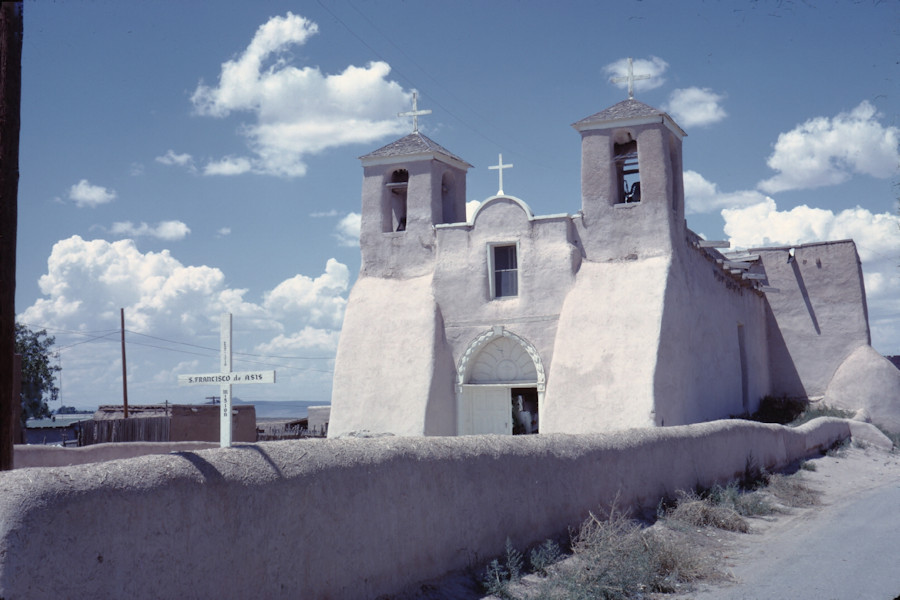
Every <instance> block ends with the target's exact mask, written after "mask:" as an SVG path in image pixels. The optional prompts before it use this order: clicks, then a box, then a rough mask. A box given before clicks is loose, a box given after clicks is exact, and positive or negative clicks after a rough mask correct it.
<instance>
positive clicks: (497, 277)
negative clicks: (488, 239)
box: [488, 244, 519, 298]
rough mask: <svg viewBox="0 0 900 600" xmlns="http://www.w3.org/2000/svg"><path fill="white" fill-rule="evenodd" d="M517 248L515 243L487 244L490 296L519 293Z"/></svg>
mask: <svg viewBox="0 0 900 600" xmlns="http://www.w3.org/2000/svg"><path fill="white" fill-rule="evenodd" d="M517 250H518V248H517V244H491V245H490V246H488V261H489V270H490V273H489V279H490V288H491V298H507V297H513V296H518V295H519V268H518V264H519V263H518V256H517V254H518V252H517Z"/></svg>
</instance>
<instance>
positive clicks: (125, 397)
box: [119, 308, 128, 419]
mask: <svg viewBox="0 0 900 600" xmlns="http://www.w3.org/2000/svg"><path fill="white" fill-rule="evenodd" d="M119 315H121V317H122V408H123V409H124V411H125V418H126V419H127V418H128V370H127V369H126V368H125V309H124V308H121V309H119Z"/></svg>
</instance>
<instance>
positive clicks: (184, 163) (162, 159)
mask: <svg viewBox="0 0 900 600" xmlns="http://www.w3.org/2000/svg"><path fill="white" fill-rule="evenodd" d="M156 162H158V163H161V164H164V165H167V166H170V167H171V166H177V167H184V168H186V169H188V170H191V171H195V170H196V167H195V166H194V157H193V156H191V155H190V154H188V153H187V152H184V153H182V154H178V153H177V152H175V151H174V150H172V149H171V148H170V149H169V150H168V151H166V153H165V154H163V155H162V156H157V157H156Z"/></svg>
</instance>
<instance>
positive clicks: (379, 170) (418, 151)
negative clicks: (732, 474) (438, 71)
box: [360, 91, 472, 278]
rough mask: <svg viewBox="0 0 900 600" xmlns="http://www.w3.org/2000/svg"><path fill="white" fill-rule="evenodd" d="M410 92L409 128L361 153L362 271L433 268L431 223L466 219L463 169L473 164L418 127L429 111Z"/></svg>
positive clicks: (399, 273) (400, 273)
mask: <svg viewBox="0 0 900 600" xmlns="http://www.w3.org/2000/svg"><path fill="white" fill-rule="evenodd" d="M430 113H431V111H430V110H421V109H419V106H418V93H417V92H416V91H413V93H412V110H411V111H407V112H401V113H398V114H397V116H399V117H412V119H413V122H412V126H413V127H412V128H413V131H412V133H410V134H409V135H406V136H404V137H402V138H400V139H398V140H396V141H394V142H391V143H390V144H388V145H386V146H383V147H381V148H379V149H378V150H375V151H374V152H370V153H369V154H366V155H365V156H361V157H360V161H362V166H363V190H362V215H361V222H360V250H361V252H362V273H363V274H365V275H375V276H382V277H400V278H405V277H415V276H418V275H425V274H427V273H430V272H431V271H432V269H433V267H434V258H435V233H434V226H435V225H438V224H441V223H457V222H461V221H465V220H466V171H467V170H468V169H469V168H470V167H471V166H472V165H470V164H469V163H467V162H466V161H464V160H463V159H461V158H459V157H458V156H456V155H454V154H453V153H451V152H450V151H449V150H447V149H446V148H444V147H442V146H441V145H440V144H438V143H437V142H435V141H434V140H432V139H430V138H429V137H427V136H426V135H424V134H423V133H422V132H420V131H419V117H420V116H424V115H428V114H430Z"/></svg>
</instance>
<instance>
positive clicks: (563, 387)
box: [541, 256, 670, 433]
mask: <svg viewBox="0 0 900 600" xmlns="http://www.w3.org/2000/svg"><path fill="white" fill-rule="evenodd" d="M669 267H670V261H669V257H665V256H658V257H654V258H648V259H645V260H634V261H619V262H609V263H592V262H587V261H585V262H584V263H583V264H582V265H581V270H580V271H579V272H578V276H577V278H576V280H575V286H574V287H573V288H572V291H571V292H570V293H569V295H568V296H567V297H566V301H565V303H564V304H563V307H562V312H561V313H560V318H559V327H558V329H557V333H556V343H555V345H554V352H553V363H552V364H551V366H550V374H549V377H548V378H547V394H546V396H545V398H544V407H545V410H544V413H543V415H542V421H541V432H542V433H556V432H569V433H586V432H589V431H612V430H615V429H624V428H628V427H650V426H652V425H654V417H653V414H652V412H653V373H654V370H655V369H656V361H657V350H658V347H659V329H660V324H661V321H662V311H663V299H664V298H665V291H666V281H667V279H668V270H669Z"/></svg>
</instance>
